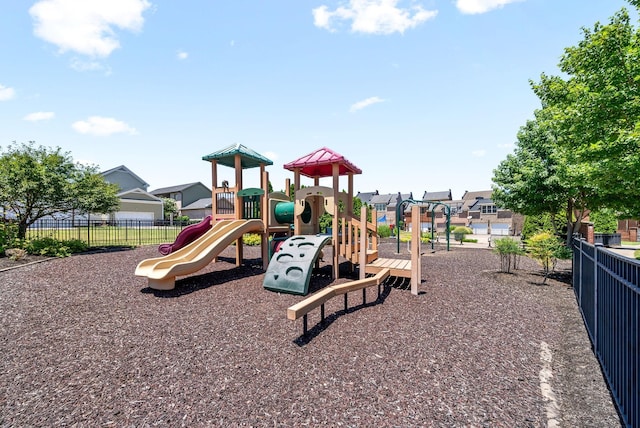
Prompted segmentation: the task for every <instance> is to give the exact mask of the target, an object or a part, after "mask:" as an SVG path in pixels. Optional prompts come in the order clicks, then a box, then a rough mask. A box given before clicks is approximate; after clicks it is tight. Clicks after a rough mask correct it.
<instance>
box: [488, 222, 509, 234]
mask: <svg viewBox="0 0 640 428" xmlns="http://www.w3.org/2000/svg"><path fill="white" fill-rule="evenodd" d="M491 234H492V235H504V236H506V235H508V234H509V225H508V224H492V225H491Z"/></svg>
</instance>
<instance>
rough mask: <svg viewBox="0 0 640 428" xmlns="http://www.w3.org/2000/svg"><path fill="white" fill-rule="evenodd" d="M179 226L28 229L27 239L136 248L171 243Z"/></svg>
mask: <svg viewBox="0 0 640 428" xmlns="http://www.w3.org/2000/svg"><path fill="white" fill-rule="evenodd" d="M181 230H182V228H181V227H180V226H158V227H155V226H154V227H116V226H90V227H70V228H57V229H30V230H28V231H27V236H26V237H27V239H33V238H44V237H49V238H53V239H57V240H60V241H69V240H73V239H79V240H81V241H84V242H86V243H87V244H88V245H89V246H90V247H103V246H137V245H153V244H163V243H172V242H174V241H175V239H176V237H177V236H178V234H179V233H180V231H181Z"/></svg>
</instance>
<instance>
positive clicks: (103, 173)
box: [100, 165, 149, 187]
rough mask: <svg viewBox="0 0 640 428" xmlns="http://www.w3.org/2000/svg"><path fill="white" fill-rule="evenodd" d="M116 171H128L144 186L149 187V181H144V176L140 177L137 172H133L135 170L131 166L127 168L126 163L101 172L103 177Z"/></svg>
mask: <svg viewBox="0 0 640 428" xmlns="http://www.w3.org/2000/svg"><path fill="white" fill-rule="evenodd" d="M114 172H126V173H128V174H130V175H131V176H133V177H134V178H135V179H136V180H138V181H139V182H140V183H142V184H143V185H144V186H147V187H149V183H147V182H146V181H144V180H143V179H142V178H140V177H138V176H137V175H136V174H134V173H133V171H131V170H130V169H129V168H127V167H126V166H124V165H120V166H116V167H115V168H111V169H108V170H106V171H102V172H101V173H100V174H101V175H102V176H103V177H106V176H107V175H109V174H111V173H114Z"/></svg>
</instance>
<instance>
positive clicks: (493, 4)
mask: <svg viewBox="0 0 640 428" xmlns="http://www.w3.org/2000/svg"><path fill="white" fill-rule="evenodd" d="M518 1H523V0H457V1H456V7H457V8H458V10H459V11H460V12H462V13H466V14H469V15H475V14H480V13H485V12H489V11H491V10H493V9H498V8H501V7H503V6H504V5H507V4H509V3H515V2H518Z"/></svg>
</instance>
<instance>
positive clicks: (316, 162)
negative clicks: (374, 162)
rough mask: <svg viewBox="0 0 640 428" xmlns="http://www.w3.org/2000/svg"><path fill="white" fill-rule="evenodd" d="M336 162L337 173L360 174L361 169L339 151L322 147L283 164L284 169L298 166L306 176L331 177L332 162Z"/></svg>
mask: <svg viewBox="0 0 640 428" xmlns="http://www.w3.org/2000/svg"><path fill="white" fill-rule="evenodd" d="M336 163H337V164H338V165H339V168H338V171H339V172H338V174H339V175H347V174H349V173H351V174H362V170H361V169H360V168H358V167H357V166H355V165H354V164H352V163H351V162H349V161H348V160H347V159H346V158H345V157H344V156H342V155H341V154H340V153H336V152H334V151H333V150H331V149H328V148H326V147H323V148H321V149H318V150H316V151H315V152H312V153H309V154H308V155H306V156H302V157H301V158H300V159H297V160H294V161H293V162H289V163H288V164H286V165H284V169H288V170H289V171H295V170H296V169H297V168H300V174H302V175H304V176H306V177H311V178H313V177H332V176H333V164H336Z"/></svg>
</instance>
